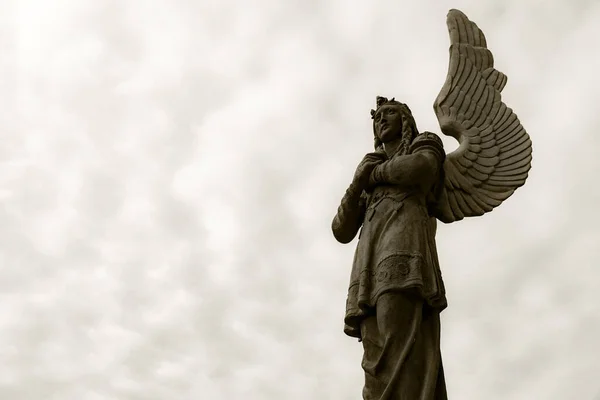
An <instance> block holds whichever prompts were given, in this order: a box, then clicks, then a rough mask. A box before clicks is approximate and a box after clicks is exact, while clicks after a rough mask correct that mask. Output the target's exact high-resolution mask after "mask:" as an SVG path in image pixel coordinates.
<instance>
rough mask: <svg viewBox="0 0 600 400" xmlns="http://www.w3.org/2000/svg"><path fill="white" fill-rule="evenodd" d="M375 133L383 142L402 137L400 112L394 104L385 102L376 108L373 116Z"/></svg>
mask: <svg viewBox="0 0 600 400" xmlns="http://www.w3.org/2000/svg"><path fill="white" fill-rule="evenodd" d="M373 124H374V125H375V126H374V127H375V133H376V134H377V136H378V137H379V140H381V141H382V142H383V143H387V142H390V141H392V140H395V139H399V138H401V137H402V114H401V113H400V108H399V107H398V106H396V105H394V104H386V105H383V106H381V107H379V109H378V110H377V112H376V113H375V115H374V116H373Z"/></svg>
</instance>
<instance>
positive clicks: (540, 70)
mask: <svg viewBox="0 0 600 400" xmlns="http://www.w3.org/2000/svg"><path fill="white" fill-rule="evenodd" d="M450 8H458V9H460V10H462V11H463V12H465V13H466V14H467V16H468V17H469V18H470V19H472V20H473V21H475V22H476V23H477V24H478V25H479V26H480V27H481V28H482V30H483V31H484V33H485V34H486V36H487V39H488V46H489V47H490V49H491V50H492V52H493V54H494V56H495V60H496V63H495V66H496V68H498V69H499V70H500V71H502V72H504V73H505V74H506V75H507V76H508V84H507V86H506V87H505V89H504V92H503V100H504V101H505V102H506V103H507V105H509V106H510V107H511V108H513V109H514V110H515V112H516V113H517V115H518V116H519V118H520V119H521V122H522V123H523V125H524V126H525V128H526V129H527V130H528V132H529V134H530V136H531V138H532V141H533V146H534V160H533V168H532V170H531V173H530V177H529V180H528V181H527V184H526V185H525V186H524V187H523V188H520V189H519V190H517V192H516V193H515V195H514V196H513V197H511V198H510V199H509V200H507V201H506V203H504V204H503V205H502V206H500V207H499V208H498V209H496V210H494V211H493V212H492V213H490V214H487V215H485V216H483V217H480V218H476V219H470V220H466V221H461V222H457V223H454V224H449V225H443V224H440V225H439V228H438V249H439V253H440V261H441V265H442V273H443V276H444V279H445V283H446V289H447V292H448V300H449V308H448V309H447V310H445V311H444V313H443V314H442V352H443V353H442V354H443V360H444V367H445V373H446V379H447V386H448V392H449V398H450V399H468V400H470V399H474V400H478V399H486V400H501V399H502V400H504V399H511V400H531V399H544V400H566V399H578V400H579V399H581V400H596V399H598V398H600V379H599V377H600V357H599V355H600V300H599V290H598V287H599V280H600V261H599V258H600V230H599V228H598V226H599V225H600V217H599V216H598V212H597V209H596V207H597V205H598V204H600V188H599V187H598V185H597V182H598V171H600V158H599V157H598V151H599V150H600V112H599V110H600V109H599V107H600V74H599V71H600V44H599V39H600V25H599V24H598V22H599V21H600V3H599V2H597V1H593V0H589V1H584V0H578V1H574V0H573V1H559V0H546V1H543V0H518V1H517V0H502V1H500V0H496V1H488V2H482V1H477V0H456V1H454V2H448V1H437V0H422V1H419V2H416V1H415V2H409V1H400V0H372V1H341V0H327V1H316V0H289V1H275V0H261V1H259V0H256V1H247V2H244V1H233V0H219V1H216V0H213V1H211V0H200V1H189V0H188V1H183V0H179V1H175V0H173V1H169V0H144V1H142V0H127V1H117V0H103V1H99V0H96V1H91V0H70V1H68V0H38V1H31V0H18V1H17V0H14V1H5V2H2V4H1V5H0V46H1V49H2V55H1V56H0V73H1V76H2V79H0V93H1V94H0V106H1V108H0V137H1V138H2V140H0V163H1V167H2V168H1V171H0V202H1V207H0V224H1V229H0V235H1V237H0V265H1V268H0V298H1V300H0V360H1V362H0V398H1V399H7V400H13V399H14V400H38V399H40V400H42V399H44V400H171V399H174V400H175V399H176V400H198V399H203V400H204V399H206V400H213V399H215V400H221V399H227V400H229V399H252V400H255V399H256V400H263V399H264V400H271V399H273V400H279V399H286V400H296V399H298V400H300V399H302V400H304V399H327V400H328V399H344V400H346V399H347V400H354V399H360V395H361V388H362V383H363V374H362V370H361V367H360V361H361V357H362V354H361V350H362V347H361V344H360V343H358V342H357V341H356V339H352V338H349V337H347V336H345V335H344V334H343V332H342V328H343V321H342V319H343V314H344V310H345V308H344V307H345V299H346V290H347V284H348V279H349V272H350V266H351V260H352V256H353V252H354V246H355V244H356V242H353V243H351V244H350V245H341V244H338V243H337V242H336V241H335V240H334V239H333V236H332V234H331V231H330V223H331V219H332V218H333V215H334V213H335V211H336V209H337V206H338V204H339V201H340V199H341V197H342V195H343V193H344V191H345V190H346V187H347V185H348V184H349V183H350V181H351V178H352V175H353V173H354V170H355V168H356V165H357V164H358V162H359V161H360V160H361V158H362V157H363V155H364V154H365V153H366V152H369V151H371V149H372V131H371V120H370V115H369V110H370V109H371V108H372V107H373V106H374V102H375V96H376V95H383V96H388V97H392V96H395V97H396V98H397V99H399V100H401V101H403V102H406V103H408V104H409V105H410V107H411V109H412V110H413V113H414V116H415V119H416V121H417V124H418V126H419V128H420V129H421V130H429V131H433V132H438V133H439V132H440V129H439V126H438V124H437V120H436V118H435V115H434V113H433V109H432V104H433V100H434V99H435V97H436V95H437V93H438V92H439V90H440V89H441V86H442V83H443V82H444V80H445V77H446V69H447V65H448V45H449V39H448V33H447V30H446V13H447V12H448V10H449V9H450ZM453 140H454V139H452V138H448V137H444V143H445V145H446V147H447V151H448V152H449V151H451V150H453V149H454V148H455V147H456V144H455V143H454V142H453Z"/></svg>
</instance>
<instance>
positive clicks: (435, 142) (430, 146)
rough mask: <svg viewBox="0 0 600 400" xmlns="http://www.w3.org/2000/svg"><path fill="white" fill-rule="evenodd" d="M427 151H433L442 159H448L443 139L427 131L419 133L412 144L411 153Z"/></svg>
mask: <svg viewBox="0 0 600 400" xmlns="http://www.w3.org/2000/svg"><path fill="white" fill-rule="evenodd" d="M425 149H427V150H431V151H433V152H434V153H436V154H437V156H438V157H440V158H441V159H444V158H445V157H446V152H445V151H444V143H443V142H442V139H440V137H439V136H438V135H436V134H435V133H433V132H427V131H425V132H421V133H419V134H418V135H417V136H416V137H415V138H414V139H413V141H412V143H411V144H410V148H409V153H415V152H418V151H421V150H425Z"/></svg>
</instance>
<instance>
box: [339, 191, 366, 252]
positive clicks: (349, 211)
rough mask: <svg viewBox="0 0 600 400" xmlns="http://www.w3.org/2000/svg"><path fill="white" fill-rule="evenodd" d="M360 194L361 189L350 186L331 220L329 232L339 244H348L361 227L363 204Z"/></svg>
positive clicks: (363, 214) (363, 212)
mask: <svg viewBox="0 0 600 400" xmlns="http://www.w3.org/2000/svg"><path fill="white" fill-rule="evenodd" d="M361 194H362V190H361V189H359V188H357V187H356V186H355V185H350V187H349V188H348V190H346V194H345V195H344V197H343V198H342V201H341V204H340V206H339V207H338V211H337V214H336V215H335V217H334V218H333V221H332V223H331V230H332V231H333V236H334V237H335V239H336V240H337V241H338V242H340V243H350V242H351V241H352V239H354V237H355V236H356V234H357V233H358V230H359V229H360V226H361V225H362V221H363V218H364V216H365V203H364V201H363V199H362V197H361Z"/></svg>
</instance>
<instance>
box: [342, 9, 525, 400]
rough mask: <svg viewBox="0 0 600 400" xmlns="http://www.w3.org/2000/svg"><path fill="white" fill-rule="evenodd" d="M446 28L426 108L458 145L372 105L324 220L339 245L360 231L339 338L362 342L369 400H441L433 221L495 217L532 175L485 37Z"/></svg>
mask: <svg viewBox="0 0 600 400" xmlns="http://www.w3.org/2000/svg"><path fill="white" fill-rule="evenodd" d="M447 24H448V30H449V33H450V42H451V45H450V64H449V68H448V77H447V79H446V82H445V83H444V86H443V87H442V90H441V91H440V93H439V95H438V97H437V99H436V100H435V102H434V110H435V113H436V115H437V117H438V120H439V123H440V127H441V129H442V132H443V133H444V134H445V135H449V136H452V137H454V138H456V139H457V140H458V142H459V143H460V146H459V147H458V149H456V150H455V151H453V152H452V153H450V154H446V153H445V151H444V148H443V144H442V141H441V140H440V138H439V137H438V136H437V135H435V134H433V133H430V132H422V133H419V131H418V130H417V126H416V124H415V121H414V119H413V117H412V114H411V111H410V109H409V108H408V107H407V106H406V105H405V104H402V103H400V102H398V101H396V100H394V99H393V98H392V99H391V100H388V99H386V98H384V97H377V107H376V109H375V110H371V117H372V119H373V131H374V135H375V151H374V152H371V153H368V154H367V155H366V156H365V157H364V158H363V160H362V161H361V162H360V164H359V165H358V168H357V169H356V173H355V174H354V178H353V180H352V183H351V184H350V187H349V188H348V190H347V191H346V194H345V195H344V197H343V199H342V201H341V205H340V207H339V209H338V212H337V215H336V216H335V218H334V219H333V223H332V230H333V234H334V236H335V238H336V239H337V241H339V242H341V243H349V242H350V241H352V240H353V239H354V237H355V236H356V234H357V233H358V231H359V229H360V233H359V239H358V245H357V248H356V252H355V255H354V262H353V266H352V272H351V277H350V284H349V289H348V300H347V304H346V316H345V319H344V323H345V328H344V332H345V333H346V334H347V335H349V336H352V337H356V338H358V339H359V341H362V344H363V348H364V354H363V360H362V368H363V370H364V372H365V385H364V388H363V398H364V399H366V400H375V399H377V400H382V399H386V400H418V399H419V400H432V399H437V400H439V399H446V398H447V394H446V387H445V380H444V372H443V368H442V358H441V353H440V312H441V311H442V310H444V309H445V308H446V306H447V303H446V296H445V289H444V283H443V281H442V276H441V272H440V268H439V263H438V257H437V250H436V244H435V231H436V219H439V220H440V221H442V222H444V223H451V222H454V221H459V220H461V219H463V218H465V217H473V216H479V215H483V214H484V213H486V212H489V211H492V209H493V208H494V207H497V206H499V205H500V204H501V203H502V202H503V201H504V200H506V199H507V198H508V197H509V196H510V195H511V194H512V193H513V192H514V191H515V190H516V189H517V188H518V187H520V186H522V185H523V184H524V183H525V180H526V179H527V175H528V172H529V169H530V168H531V158H532V156H531V154H532V148H531V140H530V139H529V136H528V134H527V133H526V132H525V129H523V126H521V123H520V122H519V120H518V118H517V116H516V115H515V114H514V113H513V111H512V110H511V109H510V108H508V107H507V106H506V105H505V104H504V103H503V102H502V100H501V97H500V92H501V91H502V89H503V88H504V85H505V84H506V76H505V75H504V74H503V73H502V72H499V71H498V70H496V69H495V68H494V65H493V64H494V61H493V57H492V53H491V52H490V51H489V50H488V49H487V45H486V40H485V37H484V35H483V32H482V31H481V30H480V29H479V28H478V27H477V25H476V24H475V23H473V22H471V21H470V20H469V19H468V18H467V17H466V16H465V15H464V14H463V13H462V12H460V11H458V10H450V12H449V13H448V19H447ZM361 226H362V228H361Z"/></svg>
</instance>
